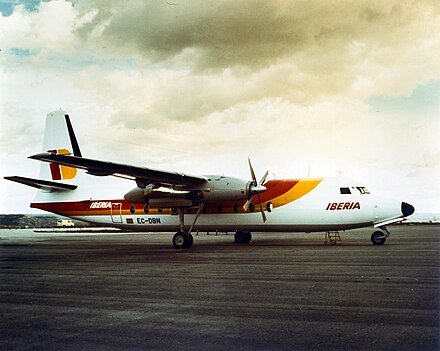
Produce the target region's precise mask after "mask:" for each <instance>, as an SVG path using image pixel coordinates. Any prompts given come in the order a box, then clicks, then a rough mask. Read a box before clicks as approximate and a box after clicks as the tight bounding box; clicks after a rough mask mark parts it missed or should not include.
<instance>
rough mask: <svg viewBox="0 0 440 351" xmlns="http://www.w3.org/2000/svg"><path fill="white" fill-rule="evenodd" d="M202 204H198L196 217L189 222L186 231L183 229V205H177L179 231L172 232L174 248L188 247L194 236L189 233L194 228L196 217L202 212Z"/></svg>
mask: <svg viewBox="0 0 440 351" xmlns="http://www.w3.org/2000/svg"><path fill="white" fill-rule="evenodd" d="M202 209H203V204H201V205H200V206H199V209H198V210H197V214H196V217H195V218H194V221H193V223H192V224H191V227H189V229H188V231H185V229H184V228H185V220H184V219H185V214H184V210H185V208H184V207H179V208H178V209H177V211H178V212H179V231H178V232H177V233H176V234H174V236H173V246H174V247H175V248H176V249H189V248H190V247H191V246H192V244H193V242H194V238H193V236H192V235H191V231H192V229H193V228H194V225H195V224H196V221H197V219H198V218H199V216H200V213H201V212H202Z"/></svg>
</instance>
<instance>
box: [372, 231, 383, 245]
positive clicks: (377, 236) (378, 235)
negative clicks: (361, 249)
mask: <svg viewBox="0 0 440 351" xmlns="http://www.w3.org/2000/svg"><path fill="white" fill-rule="evenodd" d="M386 240H387V238H386V237H385V234H384V233H382V232H381V231H376V232H374V233H373V234H371V242H372V243H373V245H383V244H385V241H386Z"/></svg>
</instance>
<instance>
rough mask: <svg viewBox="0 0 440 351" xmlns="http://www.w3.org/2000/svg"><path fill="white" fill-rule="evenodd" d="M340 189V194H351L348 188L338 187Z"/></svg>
mask: <svg viewBox="0 0 440 351" xmlns="http://www.w3.org/2000/svg"><path fill="white" fill-rule="evenodd" d="M340 190H341V194H343V195H349V194H351V191H350V188H348V187H347V188H341V189H340Z"/></svg>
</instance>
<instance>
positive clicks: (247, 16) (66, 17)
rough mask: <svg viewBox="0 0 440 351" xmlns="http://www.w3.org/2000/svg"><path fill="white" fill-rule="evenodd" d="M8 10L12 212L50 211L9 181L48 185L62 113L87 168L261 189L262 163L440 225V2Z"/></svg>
mask: <svg viewBox="0 0 440 351" xmlns="http://www.w3.org/2000/svg"><path fill="white" fill-rule="evenodd" d="M0 11H1V16H0V50H1V51H0V177H1V179H0V213H31V212H33V211H34V210H31V209H29V202H30V201H31V200H32V198H33V196H34V190H33V189H32V188H29V187H25V186H22V185H20V184H15V183H12V182H8V181H6V180H4V179H2V178H3V177H4V176H9V175H22V176H28V177H34V178H37V177H38V176H39V164H38V162H37V161H34V160H30V159H27V157H28V156H30V155H33V154H35V153H38V152H41V151H42V150H41V148H42V138H43V129H44V123H45V116H46V114H47V113H48V112H51V111H53V110H57V109H59V108H62V109H64V110H66V111H67V112H68V113H69V115H70V116H71V119H72V123H73V126H74V128H75V132H76V135H77V138H78V141H79V143H80V147H81V151H82V154H83V156H85V157H91V158H99V159H103V160H111V161H114V162H123V163H129V164H134V165H143V166H147V167H150V168H156V169H161V170H169V171H178V172H184V173H189V174H195V175H199V174H225V175H230V176H237V177H241V178H246V179H247V178H249V179H250V174H249V169H248V165H247V157H248V156H250V157H251V159H252V162H253V165H254V168H255V171H256V173H257V177H259V176H261V175H262V174H263V173H264V172H265V171H266V170H269V171H270V177H271V178H278V179H282V178H299V177H306V176H308V175H310V176H312V177H321V176H342V177H346V178H353V179H356V180H359V182H360V183H362V184H363V185H366V186H367V187H368V188H369V189H370V191H372V192H373V193H375V194H378V195H382V196H385V197H390V198H396V199H399V200H403V201H406V202H409V203H411V204H413V205H414V206H415V207H416V210H417V212H431V213H437V212H440V143H439V139H440V118H439V117H440V55H439V53H440V36H439V35H438V33H440V2H439V1H437V0H431V1H427V0H418V1H404V0H396V1H393V0H387V1H382V0H379V1H375V0H370V1H368V0H366V1H348V0H336V1H320V0H319V1H318V0H307V1H290V0H286V1H284V0H274V1H260V0H253V1H249V0H241V1H229V0H224V1H210V0H192V1H180V0H167V1H161V0H156V1H144V0H128V1H126V0H124V1H122V0H74V1H66V0H59V1H54V0H52V1H35V0H27V1H13V0H11V1H7V0H6V1H2V0H0ZM133 186H135V185H134V184H133ZM128 190H129V189H128ZM121 195H123V194H121Z"/></svg>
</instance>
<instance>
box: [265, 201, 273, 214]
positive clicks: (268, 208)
mask: <svg viewBox="0 0 440 351" xmlns="http://www.w3.org/2000/svg"><path fill="white" fill-rule="evenodd" d="M272 210H273V204H272V202H268V203H267V204H266V211H267V212H272Z"/></svg>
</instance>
